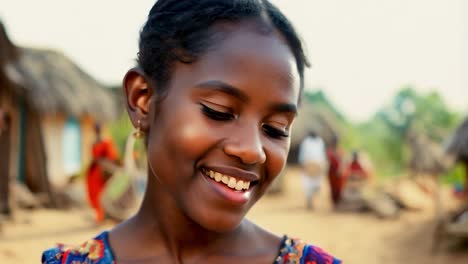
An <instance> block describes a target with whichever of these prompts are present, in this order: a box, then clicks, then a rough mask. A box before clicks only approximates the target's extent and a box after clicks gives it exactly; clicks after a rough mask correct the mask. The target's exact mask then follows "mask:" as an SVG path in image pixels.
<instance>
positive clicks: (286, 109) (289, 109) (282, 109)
mask: <svg viewBox="0 0 468 264" xmlns="http://www.w3.org/2000/svg"><path fill="white" fill-rule="evenodd" d="M271 109H272V110H273V111H275V112H279V113H292V114H294V115H296V116H297V106H296V105H295V104H283V103H278V104H274V105H273V106H272V107H271Z"/></svg>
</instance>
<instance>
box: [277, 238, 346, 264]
mask: <svg viewBox="0 0 468 264" xmlns="http://www.w3.org/2000/svg"><path fill="white" fill-rule="evenodd" d="M295 263H313V264H340V263H341V260H338V259H336V258H334V257H333V256H331V255H330V254H328V253H326V252H325V251H323V250H322V249H321V248H319V247H316V246H313V245H310V244H307V243H305V242H303V241H301V240H300V239H293V238H289V237H287V236H284V238H283V242H282V243H281V247H280V250H279V254H278V257H277V258H276V260H275V263H274V264H295Z"/></svg>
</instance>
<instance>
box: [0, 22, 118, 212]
mask: <svg viewBox="0 0 468 264" xmlns="http://www.w3.org/2000/svg"><path fill="white" fill-rule="evenodd" d="M0 109H2V110H4V111H6V112H7V113H8V115H9V117H11V118H10V119H11V125H10V128H9V130H8V131H6V133H2V134H1V135H2V140H4V141H8V144H5V146H9V147H3V146H4V145H2V148H0V157H2V158H3V157H6V158H4V159H6V160H7V161H6V164H9V165H8V166H3V165H2V166H0V178H1V179H3V180H4V179H8V178H9V179H17V180H18V181H19V182H22V183H24V184H25V185H27V186H28V188H29V189H30V190H31V191H32V192H34V193H40V194H46V195H47V196H48V197H49V204H50V205H52V206H57V202H56V200H55V199H54V195H53V193H54V192H53V188H51V184H50V182H51V181H52V182H63V181H65V180H66V177H65V176H67V175H73V174H75V173H77V172H79V171H80V170H81V168H82V167H83V166H85V165H86V164H87V163H88V162H89V160H90V149H91V146H92V144H93V142H94V132H93V125H94V123H95V122H96V121H99V122H105V121H108V120H110V119H111V118H113V117H115V116H116V114H117V113H116V112H117V111H116V103H115V99H114V96H113V95H112V92H110V91H108V90H107V89H106V87H104V86H103V85H102V84H100V83H99V82H97V81H96V80H94V79H93V78H92V77H91V76H90V75H88V74H87V73H85V72H84V71H83V70H81V69H80V68H79V67H78V66H77V65H76V64H75V63H73V62H72V61H71V60H70V59H68V58H67V57H66V56H64V55H63V54H61V53H59V52H56V51H51V50H40V49H31V48H18V47H16V46H15V45H14V44H13V43H12V42H11V41H10V40H9V38H8V36H7V34H6V31H5V29H4V27H3V25H2V24H1V22H0ZM3 182H4V181H1V180H0V184H3ZM0 198H1V197H0ZM0 200H1V199H0ZM0 202H1V201H0Z"/></svg>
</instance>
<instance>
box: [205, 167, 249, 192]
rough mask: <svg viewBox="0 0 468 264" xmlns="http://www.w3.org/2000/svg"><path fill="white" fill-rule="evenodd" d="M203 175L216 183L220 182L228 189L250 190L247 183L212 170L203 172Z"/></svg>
mask: <svg viewBox="0 0 468 264" xmlns="http://www.w3.org/2000/svg"><path fill="white" fill-rule="evenodd" d="M204 172H205V174H206V175H207V176H209V177H210V178H212V179H214V180H215V181H217V182H222V183H224V184H226V185H227V186H228V187H229V188H231V189H235V190H237V191H241V190H248V189H249V188H250V182H249V181H242V180H237V179H236V178H234V177H230V176H227V175H224V174H221V173H219V172H215V171H212V170H204Z"/></svg>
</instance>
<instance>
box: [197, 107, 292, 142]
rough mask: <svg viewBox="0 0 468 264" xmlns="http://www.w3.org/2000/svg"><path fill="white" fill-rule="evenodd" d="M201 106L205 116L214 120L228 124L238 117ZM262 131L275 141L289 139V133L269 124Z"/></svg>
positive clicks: (263, 125)
mask: <svg viewBox="0 0 468 264" xmlns="http://www.w3.org/2000/svg"><path fill="white" fill-rule="evenodd" d="M200 105H201V110H202V112H203V114H204V115H206V116H207V117H208V118H210V119H212V120H215V121H222V122H227V121H231V120H234V119H235V118H236V116H235V115H234V114H232V113H229V112H222V111H218V110H214V109H213V108H211V107H208V106H206V105H205V104H203V103H200ZM262 130H263V132H264V133H265V134H266V135H267V136H269V137H271V138H274V139H283V138H288V137H289V133H287V132H286V131H283V130H281V129H277V128H275V127H273V126H271V125H268V124H262Z"/></svg>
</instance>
